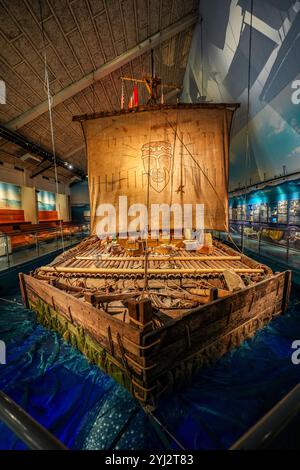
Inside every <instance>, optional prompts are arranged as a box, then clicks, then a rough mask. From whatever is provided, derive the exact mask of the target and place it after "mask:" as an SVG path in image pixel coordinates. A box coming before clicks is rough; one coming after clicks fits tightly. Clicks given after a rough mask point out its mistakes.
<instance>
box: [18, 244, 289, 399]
mask: <svg viewBox="0 0 300 470" xmlns="http://www.w3.org/2000/svg"><path fill="white" fill-rule="evenodd" d="M226 250H227V254H229V255H233V254H234V253H235V252H234V251H233V250H230V249H228V248H227V249H226ZM244 261H245V262H247V264H248V265H250V266H251V267H252V268H254V269H255V268H258V267H259V268H261V266H259V265H258V264H257V263H256V262H255V261H253V260H249V259H248V258H247V259H246V257H245V260H244ZM251 263H252V264H251ZM265 271H266V272H268V274H267V275H266V278H265V279H263V280H261V281H259V282H256V283H253V284H251V285H249V286H248V287H245V288H244V289H241V290H239V291H237V292H234V293H230V294H229V295H227V296H226V297H224V298H218V299H217V300H213V301H211V302H209V303H206V304H205V305H200V306H198V307H197V308H194V309H190V310H187V311H184V313H181V314H179V315H177V316H175V317H173V318H169V319H168V321H167V322H166V323H165V324H163V325H162V326H161V325H160V326H158V327H156V328H155V329H153V328H150V329H149V325H148V327H147V328H146V327H142V328H141V325H140V324H139V321H137V320H134V319H133V318H132V321H130V322H127V323H126V322H124V321H122V320H120V318H115V317H114V316H113V315H111V314H109V313H107V312H106V311H105V310H104V309H102V308H99V305H97V306H95V305H93V304H92V303H90V302H88V301H87V296H85V298H84V297H83V298H77V297H78V296H77V297H76V295H77V294H79V295H80V288H78V287H76V288H75V287H72V288H70V292H66V291H65V290H62V289H60V288H59V287H60V286H61V284H56V285H57V286H59V287H55V286H54V285H51V283H53V278H51V277H49V278H47V276H44V277H43V276H42V275H40V278H39V276H38V275H36V274H33V275H30V276H28V275H24V274H20V286H21V293H22V296H23V301H24V304H25V305H26V306H27V307H29V308H30V309H32V310H34V311H35V312H36V313H37V318H38V321H40V322H41V323H42V324H44V325H45V326H46V327H49V328H52V329H54V330H56V331H58V332H59V333H60V334H61V335H62V336H63V338H64V339H65V340H67V341H69V342H70V343H71V344H72V345H73V346H75V347H77V348H78V349H79V350H80V351H81V352H82V353H83V354H84V355H86V356H87V358H88V359H89V360H90V361H92V362H93V363H95V364H97V365H98V366H99V367H100V368H101V369H102V370H104V371H105V372H107V373H108V374H110V375H111V376H112V377H114V378H115V379H116V380H117V381H118V382H119V383H121V384H122V385H123V386H124V387H125V388H127V389H128V390H129V391H130V392H131V393H132V394H133V396H134V397H136V398H137V399H138V400H139V401H140V402H141V403H142V404H143V406H146V407H147V406H149V407H155V406H156V403H157V400H158V398H159V397H160V396H161V395H162V394H164V393H167V392H170V391H171V390H172V389H173V388H174V387H175V386H177V385H179V384H180V383H182V382H186V380H187V378H191V377H192V376H193V374H194V373H195V372H196V371H197V370H198V369H199V368H200V367H203V366H207V365H209V364H212V363H213V362H214V361H215V360H216V359H218V358H220V357H221V356H222V355H224V354H225V353H226V352H228V351H229V350H230V349H232V348H234V347H237V346H238V345H240V344H241V342H242V341H243V340H245V339H246V338H250V337H251V336H253V335H254V333H255V332H256V331H257V330H258V329H259V328H262V327H263V326H264V325H266V324H267V323H268V322H269V321H270V320H272V318H274V317H275V316H277V315H280V314H283V313H284V312H285V310H286V308H287V305H288V299H289V293H290V286H291V272H290V271H285V272H283V273H279V274H272V273H271V272H270V271H268V270H267V269H265ZM89 297H90V298H91V297H92V296H91V295H90V296H89ZM148 323H149V322H148Z"/></svg>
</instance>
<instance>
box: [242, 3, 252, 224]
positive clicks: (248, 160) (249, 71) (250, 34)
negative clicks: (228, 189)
mask: <svg viewBox="0 0 300 470" xmlns="http://www.w3.org/2000/svg"><path fill="white" fill-rule="evenodd" d="M253 4H254V0H251V3H250V30H249V52H248V88H247V120H246V153H245V167H246V171H245V194H244V205H245V208H246V214H245V216H246V218H247V204H246V202H247V196H246V192H247V188H248V185H247V175H248V173H249V169H250V168H249V167H250V155H249V153H250V138H249V123H250V88H251V56H252V32H253Z"/></svg>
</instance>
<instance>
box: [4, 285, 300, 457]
mask: <svg viewBox="0 0 300 470" xmlns="http://www.w3.org/2000/svg"><path fill="white" fill-rule="evenodd" d="M7 300H10V301H12V302H13V303H10V302H8V301H7ZM14 301H16V302H19V303H20V302H21V300H20V297H19V296H18V295H17V294H15V295H12V296H11V295H10V296H8V297H7V298H6V300H2V301H1V300H0V339H1V340H3V341H5V342H6V345H7V364H6V365H0V388H1V389H3V390H4V391H5V392H6V393H7V394H8V395H9V396H11V397H12V398H13V399H14V400H15V401H16V402H17V403H19V404H20V405H21V406H23V407H24V408H25V409H26V410H27V411H28V412H29V413H30V414H31V415H32V416H33V417H34V418H35V419H37V420H38V421H39V422H40V423H41V424H43V425H44V426H45V427H46V428H47V429H49V430H50V431H51V432H52V433H54V434H55V435H56V436H57V437H58V438H59V439H61V440H62V441H63V442H64V443H65V444H66V445H67V446H68V447H69V448H73V449H110V448H111V449H158V450H163V449H164V448H166V447H170V448H174V449H175V448H177V447H178V446H177V444H176V443H175V442H174V441H172V439H171V438H167V440H166V439H165V437H166V436H165V434H164V435H162V433H161V431H158V432H157V426H154V425H153V420H149V417H148V416H147V415H146V414H145V413H144V411H143V410H142V409H141V408H140V406H139V405H138V403H137V402H136V401H135V400H134V399H133V398H132V397H131V396H130V395H129V394H128V393H127V392H126V391H125V390H124V389H123V388H122V387H120V386H119V385H117V384H116V383H115V382H114V381H113V380H112V379H111V378H110V377H108V376H107V375H105V374H104V373H102V372H101V371H100V370H99V369H98V368H97V367H95V366H92V365H91V364H89V363H88V361H87V360H86V359H85V358H84V357H83V356H82V355H81V354H80V353H79V352H78V351H76V350H75V349H73V348H72V347H71V346H69V345H68V344H67V343H65V342H64V341H63V340H62V339H61V338H60V337H59V335H57V334H56V333H54V332H51V331H49V330H47V329H45V328H44V327H42V326H41V325H39V324H38V323H37V322H36V320H35V315H34V313H33V312H30V311H27V310H25V309H24V308H23V306H22V305H20V304H17V303H15V302H14ZM294 339H300V293H299V291H295V292H294V293H293V296H292V299H291V302H290V307H289V310H288V313H287V314H286V315H285V316H283V317H279V318H277V319H275V320H274V321H273V322H272V323H271V324H270V325H269V326H267V327H265V328H264V329H263V330H261V331H260V332H258V333H257V334H256V335H255V337H254V338H253V339H252V340H248V341H246V342H244V343H243V345H242V346H241V347H240V348H238V349H236V350H234V351H232V352H231V353H230V354H227V355H226V356H225V357H224V358H222V359H221V360H219V361H218V363H217V364H216V365H215V366H214V367H211V368H206V369H202V370H201V371H200V372H199V374H198V375H197V376H196V377H194V379H193V382H192V383H191V384H187V385H186V386H185V387H184V388H182V389H181V390H179V391H176V392H174V393H173V395H172V396H171V397H168V398H166V399H165V400H163V401H162V402H161V403H160V406H159V408H158V410H157V411H156V416H157V417H158V418H159V420H160V421H161V422H162V423H163V425H164V426H165V427H166V428H167V429H168V430H169V431H171V433H172V434H173V435H174V436H175V437H176V439H177V440H178V441H179V442H180V443H181V444H182V445H183V446H184V447H185V448H187V449H223V448H228V447H229V446H230V445H231V444H232V443H233V442H234V441H235V440H236V439H237V438H238V437H240V436H241V435H242V434H243V433H244V432H245V431H246V430H247V429H248V428H249V427H250V426H251V425H252V424H254V423H255V422H256V421H257V420H258V419H259V418H260V417H261V416H262V415H263V414H265V412H267V411H268V410H269V409H270V408H271V407H272V406H273V405H274V404H275V403H276V401H278V400H279V399H280V398H281V397H282V396H283V395H284V394H285V393H287V392H288V391H289V390H290V389H291V388H292V387H293V386H294V385H296V384H297V383H298V382H299V380H300V365H299V366H295V365H293V364H292V362H291V354H292V349H291V343H292V341H293V340H294ZM162 436H163V438H162ZM23 448H25V446H24V445H23V444H22V443H21V442H20V441H19V440H18V439H17V438H16V437H15V436H14V435H13V434H12V433H11V432H10V431H9V430H8V429H7V428H6V427H5V425H4V424H3V423H0V449H23Z"/></svg>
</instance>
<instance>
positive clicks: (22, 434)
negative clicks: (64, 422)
mask: <svg viewBox="0 0 300 470" xmlns="http://www.w3.org/2000/svg"><path fill="white" fill-rule="evenodd" d="M0 421H3V423H5V424H6V426H7V427H8V428H9V429H11V431H12V432H13V433H14V434H15V435H16V436H18V438H19V439H21V441H22V442H23V443H24V444H25V445H26V446H27V447H28V448H29V449H31V450H67V448H66V447H65V446H64V444H63V443H62V442H60V441H59V440H58V439H57V438H56V437H55V436H54V435H53V434H51V433H50V432H49V431H48V430H47V429H45V428H44V427H43V426H42V425H41V424H39V423H38V422H37V421H36V420H35V419H33V418H32V417H31V416H30V415H29V414H28V413H26V411H25V410H24V409H23V408H21V407H20V406H19V405H18V404H17V403H16V402H14V401H13V400H12V399H11V398H10V397H9V396H8V395H6V394H5V393H4V392H2V391H1V390H0Z"/></svg>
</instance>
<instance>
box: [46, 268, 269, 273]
mask: <svg viewBox="0 0 300 470" xmlns="http://www.w3.org/2000/svg"><path fill="white" fill-rule="evenodd" d="M39 269H40V271H43V272H50V273H55V272H56V273H73V274H131V275H134V274H145V269H140V268H131V269H127V268H125V269H124V268H72V267H64V266H61V267H53V266H41V267H40V268H39ZM225 269H226V268H195V269H190V268H178V269H172V268H171V269H169V268H161V269H158V268H156V269H148V274H157V275H162V274H214V273H223V272H224V270H225ZM231 270H232V271H234V272H235V273H238V274H248V273H249V274H261V273H263V272H264V270H263V269H261V268H256V269H254V268H231Z"/></svg>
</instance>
